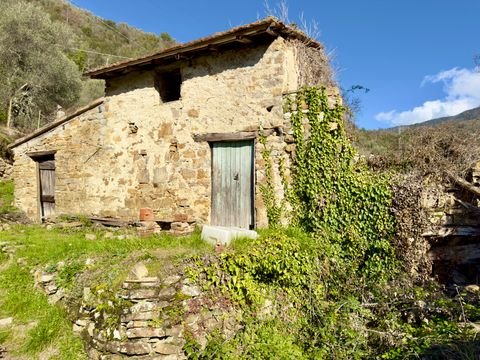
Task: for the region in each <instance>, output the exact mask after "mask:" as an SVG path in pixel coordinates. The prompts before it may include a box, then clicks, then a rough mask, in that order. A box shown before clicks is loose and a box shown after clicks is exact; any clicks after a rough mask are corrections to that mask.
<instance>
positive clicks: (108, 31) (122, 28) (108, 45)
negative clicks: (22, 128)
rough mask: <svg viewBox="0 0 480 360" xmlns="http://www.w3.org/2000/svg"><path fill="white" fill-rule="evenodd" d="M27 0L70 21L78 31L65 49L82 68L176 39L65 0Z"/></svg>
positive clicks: (58, 19) (57, 19) (59, 19)
mask: <svg viewBox="0 0 480 360" xmlns="http://www.w3.org/2000/svg"><path fill="white" fill-rule="evenodd" d="M27 1H29V2H32V3H35V4H38V5H40V6H41V7H42V9H43V10H44V11H45V12H46V13H47V14H49V16H50V18H51V19H52V20H53V21H55V22H60V23H62V24H65V25H67V26H68V27H69V28H70V30H71V31H72V33H73V34H75V43H74V44H72V46H71V47H69V48H66V49H65V50H66V51H67V53H68V54H69V56H70V58H71V59H72V60H74V61H75V63H76V64H77V65H78V67H79V68H80V70H81V71H84V70H87V69H91V68H94V67H98V66H104V65H108V64H109V63H110V64H111V63H113V62H117V61H121V60H125V59H127V58H135V57H138V56H141V55H145V54H147V53H150V52H155V51H160V50H161V49H164V48H166V47H169V46H172V45H173V44H174V43H175V41H174V40H173V39H172V37H171V36H170V35H169V34H168V33H166V32H164V33H161V34H160V35H159V36H157V35H155V34H152V33H146V32H143V31H141V30H139V29H136V28H134V27H132V26H129V25H127V24H124V23H116V22H114V21H112V20H105V19H101V18H99V17H98V16H95V15H94V14H92V13H90V12H88V11H86V10H83V9H79V8H77V7H75V6H72V5H71V4H70V3H69V2H68V1H65V0H27ZM89 51H94V52H97V53H102V54H107V55H100V54H94V53H90V52H89ZM108 54H110V55H108Z"/></svg>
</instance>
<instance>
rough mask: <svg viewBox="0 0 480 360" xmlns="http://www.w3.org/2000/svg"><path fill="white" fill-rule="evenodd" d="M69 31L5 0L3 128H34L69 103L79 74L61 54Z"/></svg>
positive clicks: (0, 79)
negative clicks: (56, 109) (58, 108)
mask: <svg viewBox="0 0 480 360" xmlns="http://www.w3.org/2000/svg"><path fill="white" fill-rule="evenodd" d="M71 41H72V35H71V33H70V32H69V31H68V29H67V28H66V27H65V26H64V25H62V24H60V23H56V22H52V21H51V20H50V18H49V16H48V15H47V14H45V13H44V12H43V11H42V10H41V8H39V7H37V6H36V5H33V4H31V3H27V2H24V1H11V0H7V1H6V4H5V5H4V7H3V9H2V15H1V16H0V116H2V114H1V113H3V116H2V117H3V118H4V120H5V119H6V120H7V127H10V126H16V127H18V128H23V129H32V128H33V127H34V126H35V125H36V124H37V119H38V118H39V114H40V113H43V114H44V115H48V114H50V113H52V112H53V111H54V110H55V108H56V107H57V106H58V105H60V106H62V107H67V106H70V105H71V104H73V103H74V102H75V101H76V100H77V98H78V96H79V93H80V89H81V74H80V72H79V70H78V68H77V66H76V65H75V63H74V62H73V61H71V60H70V59H69V58H68V57H67V56H66V55H65V53H64V51H63V50H64V49H65V48H68V46H69V44H70V42H71Z"/></svg>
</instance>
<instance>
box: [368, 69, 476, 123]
mask: <svg viewBox="0 0 480 360" xmlns="http://www.w3.org/2000/svg"><path fill="white" fill-rule="evenodd" d="M439 82H442V83H443V91H444V92H445V97H444V98H442V99H439V100H433V101H426V102H424V103H423V104H422V105H420V106H417V107H415V108H413V109H411V110H406V111H397V110H392V111H388V112H381V113H378V114H377V115H376V116H375V119H377V120H379V121H382V122H387V123H390V124H391V125H409V124H415V123H419V122H423V121H427V120H430V119H435V118H438V117H443V116H452V115H456V114H458V113H461V112H462V111H465V110H468V109H471V108H474V107H476V106H479V105H480V72H478V71H477V70H475V69H459V68H453V69H450V70H446V71H441V72H439V73H438V74H436V75H428V76H425V78H424V79H423V81H422V84H421V85H422V86H424V85H425V84H428V83H432V84H435V83H439Z"/></svg>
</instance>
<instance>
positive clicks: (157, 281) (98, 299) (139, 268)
mask: <svg viewBox="0 0 480 360" xmlns="http://www.w3.org/2000/svg"><path fill="white" fill-rule="evenodd" d="M63 265H64V264H62V263H60V264H57V266H56V268H57V269H58V270H60V269H61V268H62V266H63ZM56 275H57V273H55V272H53V273H52V272H46V271H45V270H43V271H41V270H37V271H36V272H35V283H36V285H37V286H38V287H40V288H41V289H43V291H44V292H45V293H46V294H47V296H48V297H49V302H50V303H57V302H58V301H60V300H62V299H63V297H64V294H65V292H64V290H63V289H61V288H59V287H58V286H57V285H56V284H55V279H56ZM71 307H72V304H71V303H70V305H69V308H68V311H69V312H70V313H72V314H76V315H74V317H75V319H74V320H73V330H74V332H76V333H78V334H80V335H81V336H82V338H83V340H84V343H85V346H86V349H87V352H88V356H89V359H93V360H117V359H123V358H129V359H168V360H180V359H186V355H185V352H184V349H183V347H184V345H185V343H186V341H187V340H188V341H194V342H195V343H196V344H198V346H199V347H200V348H202V349H203V348H204V347H205V346H206V344H207V341H208V339H207V337H208V335H210V334H211V333H212V332H214V331H220V332H221V333H222V334H223V335H224V336H225V337H226V338H230V337H231V336H233V335H234V334H235V333H236V332H237V331H238V330H239V329H240V328H241V325H239V319H240V318H241V312H240V310H238V309H235V308H234V307H233V306H232V304H231V303H230V302H229V301H228V300H227V299H225V298H223V297H221V296H216V297H215V298H212V295H211V294H209V293H207V292H204V291H203V290H202V289H201V288H200V287H199V286H197V285H194V284H192V283H191V282H190V280H188V279H187V278H186V277H185V276H184V275H183V273H182V271H181V270H179V269H177V271H171V272H170V274H169V275H166V276H165V277H163V278H159V277H157V276H149V273H148V270H147V269H146V267H145V266H144V265H143V264H142V263H138V264H137V265H135V267H134V268H133V270H132V271H131V273H130V276H129V278H128V279H126V280H125V281H124V282H123V284H122V289H120V290H114V289H110V288H108V287H99V288H90V287H85V288H84V289H83V296H82V300H81V302H80V308H79V309H78V310H76V309H72V308H71Z"/></svg>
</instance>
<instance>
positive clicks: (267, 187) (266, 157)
mask: <svg viewBox="0 0 480 360" xmlns="http://www.w3.org/2000/svg"><path fill="white" fill-rule="evenodd" d="M259 133H260V136H259V141H260V144H262V150H261V153H262V158H263V161H264V162H265V183H264V184H260V193H261V194H262V199H263V202H264V203H265V208H266V210H267V220H268V224H269V225H270V226H271V227H276V226H278V225H280V221H281V217H282V213H283V206H282V205H283V204H281V203H280V204H279V202H278V200H277V198H276V196H275V183H274V180H273V162H272V156H271V151H270V149H268V147H267V139H266V137H265V135H263V134H262V132H261V131H260V132H259Z"/></svg>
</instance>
